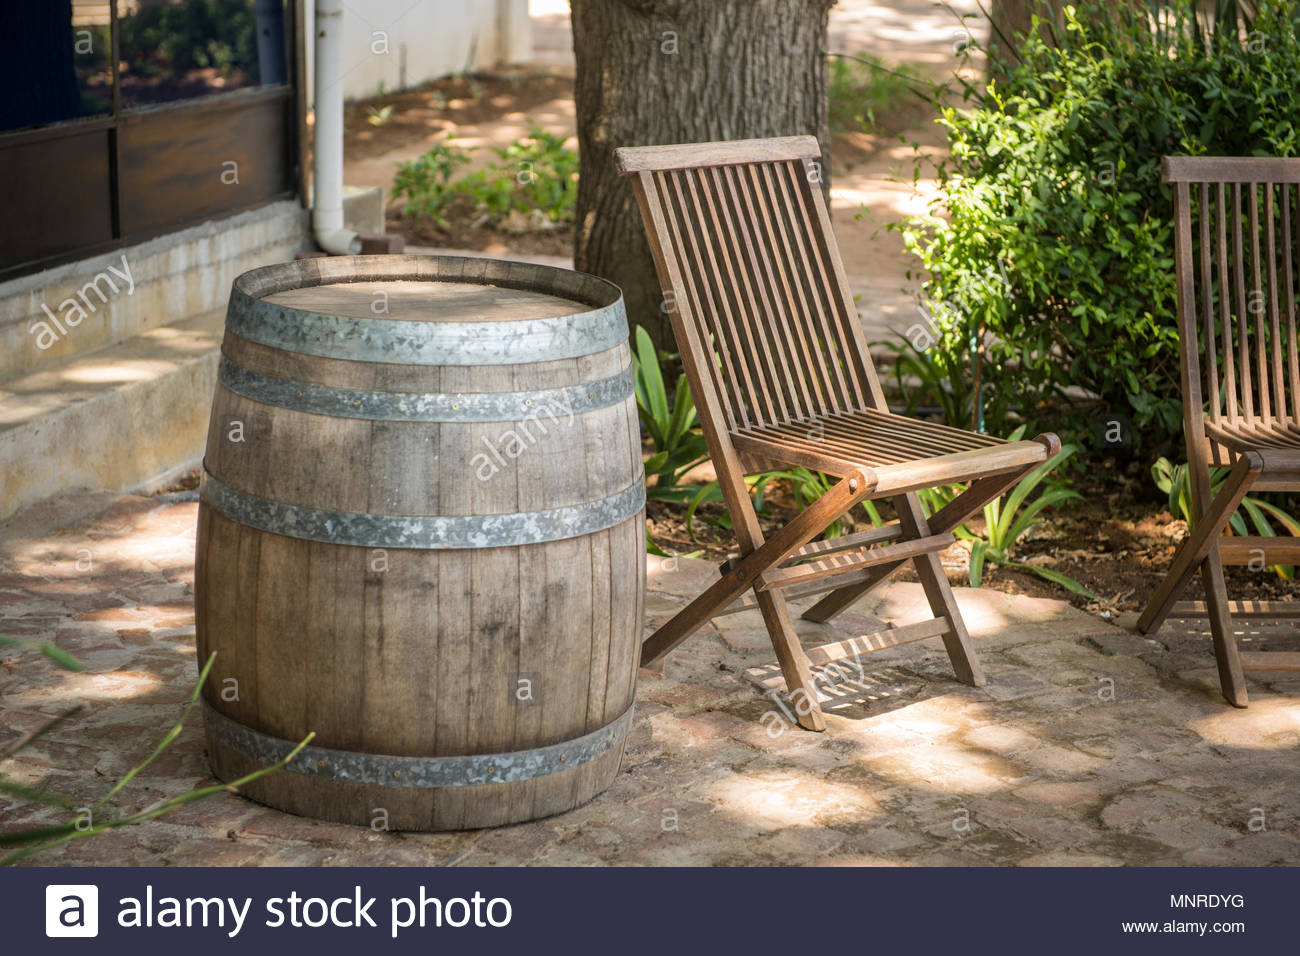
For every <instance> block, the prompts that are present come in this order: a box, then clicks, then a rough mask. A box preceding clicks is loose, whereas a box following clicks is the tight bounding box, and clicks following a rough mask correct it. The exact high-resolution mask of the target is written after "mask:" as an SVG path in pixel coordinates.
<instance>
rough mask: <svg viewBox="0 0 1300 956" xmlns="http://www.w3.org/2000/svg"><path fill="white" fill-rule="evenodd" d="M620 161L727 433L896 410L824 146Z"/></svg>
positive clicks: (762, 144)
mask: <svg viewBox="0 0 1300 956" xmlns="http://www.w3.org/2000/svg"><path fill="white" fill-rule="evenodd" d="M615 156H616V157H617V160H618V163H619V166H620V168H621V170H622V171H623V172H624V173H625V174H628V175H631V176H632V177H633V183H634V187H635V189H636V193H637V199H638V201H639V202H640V205H641V213H642V217H643V218H644V220H645V225H646V231H647V233H648V235H649V237H650V245H651V249H652V250H653V252H654V256H655V264H656V267H657V268H658V271H659V279H660V283H661V284H662V287H663V291H664V301H665V303H666V306H667V308H668V310H669V312H670V316H671V319H672V322H673V330H674V332H675V334H676V337H677V342H678V346H679V348H680V349H681V350H682V352H683V358H684V359H686V358H687V356H686V354H685V353H687V352H688V351H690V352H693V353H694V358H695V361H694V362H691V361H686V362H685V363H684V364H685V365H686V370H687V373H688V375H689V376H690V382H691V388H692V390H693V392H694V393H695V396H696V400H697V404H701V405H702V407H703V408H705V410H707V409H708V406H709V405H714V406H716V410H717V411H720V412H721V413H722V414H723V415H724V416H725V421H726V426H727V430H728V431H735V430H737V429H743V428H746V427H751V426H762V425H771V424H779V423H782V422H789V421H805V420H812V419H816V418H820V417H824V416H828V415H833V414H835V413H837V412H846V411H853V410H859V409H865V408H881V409H883V408H884V407H885V403H884V398H883V395H882V393H881V390H880V384H879V381H878V379H877V376H876V372H875V369H874V368H873V367H872V364H871V358H870V355H869V354H868V351H867V345H866V341H865V337H864V335H863V332H862V328H861V325H860V323H859V322H858V316H857V310H856V309H855V308H854V305H853V295H852V293H851V292H850V291H849V285H848V281H847V279H846V277H845V274H844V266H843V263H842V262H841V261H840V257H839V250H838V248H837V246H836V244H835V237H834V235H833V234H832V233H831V230H830V219H829V216H828V215H827V212H826V203H825V200H824V198H823V197H822V190H821V185H820V183H821V181H822V177H821V168H822V167H821V149H820V147H819V145H818V143H817V140H816V139H814V138H813V137H811V136H790V137H782V138H778V139H756V140H740V141H736V142H728V143H694V144H686V145H681V146H642V147H626V148H623V149H619V150H617V151H616V152H615ZM693 370H694V374H692V372H693ZM701 399H703V401H702V402H701Z"/></svg>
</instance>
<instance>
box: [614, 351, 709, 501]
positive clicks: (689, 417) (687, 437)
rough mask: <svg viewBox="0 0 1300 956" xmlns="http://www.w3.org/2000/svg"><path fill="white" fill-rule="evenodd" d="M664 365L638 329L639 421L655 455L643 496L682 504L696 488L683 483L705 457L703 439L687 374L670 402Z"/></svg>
mask: <svg viewBox="0 0 1300 956" xmlns="http://www.w3.org/2000/svg"><path fill="white" fill-rule="evenodd" d="M663 364H667V362H666V361H664V360H663V359H661V357H660V355H659V351H658V350H657V349H656V348H655V345H654V342H653V341H652V340H651V338H650V333H648V332H647V331H646V330H645V329H643V328H641V327H640V326H637V329H636V349H635V350H634V351H633V353H632V365H633V370H634V383H635V389H636V410H637V416H638V417H639V418H640V419H641V426H642V427H643V428H644V429H645V431H646V434H647V435H648V436H649V438H650V443H651V445H652V447H653V449H654V451H653V453H652V454H651V455H650V457H649V458H648V459H646V463H645V470H646V474H647V475H651V476H653V477H654V479H655V481H654V484H653V485H650V484H649V483H648V482H647V486H648V487H647V490H646V495H647V497H649V498H654V499H658V500H660V501H686V500H688V499H689V498H691V497H692V496H693V495H695V493H696V491H697V488H698V486H695V485H683V484H682V483H681V481H682V478H683V477H684V476H685V475H686V473H687V472H689V471H690V470H691V469H692V468H694V467H696V466H697V465H700V464H702V463H703V462H704V461H706V460H707V459H708V457H709V451H708V446H707V445H706V444H705V441H704V436H703V435H702V434H700V432H699V431H698V430H697V429H696V426H697V425H698V424H699V417H698V416H697V415H696V412H695V401H694V399H693V398H692V397H691V385H690V382H688V381H687V379H686V375H685V373H682V374H680V375H678V376H677V381H676V383H675V384H674V385H673V390H672V398H671V400H670V399H669V396H668V388H667V385H666V384H665V382H664V374H663V367H662V365H663Z"/></svg>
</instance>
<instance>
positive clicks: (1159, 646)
mask: <svg viewBox="0 0 1300 956" xmlns="http://www.w3.org/2000/svg"><path fill="white" fill-rule="evenodd" d="M195 497H196V496H195V494H194V493H180V494H177V495H171V496H163V497H158V498H141V497H132V496H127V497H120V498H116V499H72V500H66V499H65V500H64V501H63V502H62V503H60V504H59V505H58V506H57V510H58V511H59V513H63V514H75V513H77V512H78V511H80V512H81V513H87V512H88V510H93V509H94V508H95V507H96V506H102V505H104V504H105V503H107V507H102V510H98V513H95V514H92V515H90V516H89V517H86V518H83V519H80V520H77V521H74V522H72V523H71V524H68V525H67V526H65V527H63V528H61V529H59V530H54V531H49V530H46V529H48V527H50V526H52V525H53V524H55V522H54V520H53V519H52V518H51V517H49V515H51V514H53V513H55V512H54V511H47V512H45V513H44V515H42V514H39V513H38V514H36V515H29V516H28V517H27V518H26V519H24V521H23V522H21V523H11V524H10V525H9V526H8V527H7V528H6V529H3V531H0V534H3V535H4V537H3V539H0V632H3V633H6V634H9V635H12V636H14V637H19V638H23V639H26V640H33V641H36V640H39V641H48V640H53V641H55V642H56V643H57V644H58V645H59V646H60V647H62V648H64V649H66V650H67V651H69V652H71V653H73V654H75V655H76V656H78V657H79V658H80V659H81V660H82V661H84V662H85V664H86V669H85V671H84V672H83V673H80V674H69V673H67V672H64V671H61V670H59V669H57V668H56V667H55V666H53V665H52V664H50V663H48V662H46V661H45V660H44V659H42V658H39V657H34V656H32V655H26V654H24V655H19V654H18V653H17V652H15V651H12V650H11V649H5V650H4V651H3V653H2V654H0V657H2V658H3V659H2V660H0V664H3V668H2V669H0V747H3V745H4V744H6V743H8V742H11V741H13V740H15V739H17V738H18V737H19V736H20V735H22V734H23V733H26V732H28V731H30V730H32V729H34V728H35V727H37V726H39V725H40V724H41V723H43V722H44V721H45V720H47V719H49V717H50V716H53V715H55V714H57V713H60V712H62V711H63V710H64V709H66V708H67V707H68V706H69V705H71V704H72V703H81V704H84V705H85V707H86V709H85V710H84V711H83V712H82V713H81V714H80V715H79V716H78V717H77V718H75V719H74V720H72V721H71V722H69V723H67V724H65V725H63V726H62V727H60V728H58V729H57V730H56V731H55V732H54V733H52V734H50V735H49V736H48V737H45V738H42V739H41V740H39V741H38V742H37V743H36V744H34V745H33V746H32V747H30V748H28V749H26V750H25V751H23V753H22V755H21V756H20V757H19V758H18V759H15V760H12V761H10V762H9V763H8V765H7V766H5V767H4V768H3V770H4V772H5V773H7V774H8V775H10V776H11V777H14V778H17V779H19V780H21V781H23V782H25V783H28V784H31V785H44V786H48V787H50V788H52V789H54V790H56V791H58V792H60V793H63V794H65V795H67V796H68V797H70V798H72V799H73V800H74V801H75V802H77V803H82V802H85V803H89V802H91V801H93V800H94V799H96V798H98V797H99V796H100V795H101V794H103V793H104V792H105V790H106V789H107V788H108V787H109V786H110V785H111V783H112V782H113V781H114V780H115V779H117V778H118V777H119V776H120V775H121V774H122V773H123V772H125V771H126V770H127V769H129V768H130V767H131V766H132V765H134V764H135V763H137V762H138V761H139V760H141V759H142V758H143V757H145V756H146V755H147V754H148V753H149V752H150V751H151V750H152V748H153V747H154V745H155V744H156V743H157V741H158V740H159V738H160V737H161V736H162V734H163V733H164V732H165V730H166V729H167V728H168V727H170V726H171V724H172V723H173V722H174V720H175V718H176V715H177V713H178V708H179V705H180V703H181V702H182V701H183V700H184V699H185V698H186V697H187V696H188V694H189V693H190V690H191V688H192V686H193V682H194V679H195V676H196V673H197V669H196V666H195V660H194V615H193V607H192V585H193V547H194V528H195V515H196V510H197V505H196V503H195ZM42 520H44V525H43V526H42ZM714 573H715V572H714V571H713V569H712V567H711V566H710V565H708V564H705V563H704V562H700V561H690V560H681V561H678V562H672V561H667V562H665V561H662V560H659V559H654V558H652V559H651V568H650V588H651V594H650V595H649V600H648V618H649V619H648V620H647V627H648V628H650V627H653V625H654V624H655V623H657V622H658V621H661V620H664V619H666V618H667V617H668V616H670V615H671V614H672V612H673V611H674V609H675V608H677V607H679V606H681V605H682V604H683V603H684V602H685V601H686V600H688V599H689V597H690V596H692V595H694V594H696V593H698V592H699V591H700V590H701V589H702V588H703V587H704V586H705V584H706V583H708V582H709V581H710V580H712V575H713V574H714ZM957 595H958V600H959V602H960V604H961V606H962V609H963V611H964V612H965V614H966V619H967V622H968V625H969V627H970V630H971V632H972V634H973V635H974V637H975V640H976V648H977V650H978V651H979V653H980V655H981V658H982V660H983V662H984V665H985V668H986V670H987V671H988V674H989V677H990V682H989V685H988V686H987V687H985V688H982V689H978V690H976V689H973V688H969V687H965V686H962V685H960V684H957V683H955V682H954V681H953V680H952V679H951V676H950V670H949V668H948V663H947V660H946V658H945V657H944V655H943V653H942V645H941V644H940V643H939V642H938V641H928V642H924V643H922V644H912V645H908V646H906V647H903V648H896V649H893V650H890V651H884V652H881V653H877V654H873V655H870V656H868V657H866V658H863V659H862V661H861V666H860V669H859V667H858V665H856V664H854V663H853V662H848V664H847V665H842V666H844V669H845V670H846V671H847V672H848V680H846V681H845V682H844V683H842V684H839V685H838V686H836V687H835V688H833V689H832V691H831V692H830V696H831V699H829V700H828V701H827V702H826V703H825V704H824V706H825V707H826V709H827V723H828V731H827V733H825V734H810V733H806V732H804V731H801V730H798V729H797V728H790V727H788V725H787V724H786V722H785V721H784V719H783V718H782V717H781V716H780V713H781V707H780V704H778V703H777V701H776V700H775V698H773V697H764V696H763V695H762V694H761V693H760V691H759V690H757V689H756V688H755V687H754V686H752V685H751V684H750V683H747V682H746V681H744V680H743V679H742V676H741V675H742V672H744V671H746V670H747V669H750V668H760V669H761V668H763V667H765V666H768V665H770V664H771V662H772V660H773V655H772V651H771V647H770V645H769V643H768V640H767V635H766V633H765V632H764V630H763V628H762V625H761V623H760V621H759V619H758V616H757V614H756V612H752V611H751V612H746V613H743V614H737V615H733V616H731V617H726V618H720V619H718V621H717V622H716V626H713V627H710V628H708V629H706V630H705V631H703V632H701V633H700V634H698V635H697V636H696V637H694V638H693V639H692V640H691V641H689V642H687V643H686V644H685V645H683V646H682V648H681V649H679V650H678V651H677V652H676V653H674V654H673V655H672V656H671V657H670V658H669V659H668V661H667V665H666V668H665V669H664V672H663V673H654V672H650V671H643V672H642V675H641V684H640V690H639V692H638V695H637V697H638V702H637V709H636V719H635V724H634V727H633V731H632V736H631V738H630V741H629V746H628V750H627V754H626V756H625V758H624V761H623V769H622V772H621V773H620V774H619V777H618V779H617V782H616V783H615V784H614V786H613V787H612V788H611V789H610V790H609V791H608V792H607V793H605V794H604V795H603V796H601V797H599V798H598V799H597V800H595V801H594V802H592V803H591V804H588V805H587V806H584V807H581V808H579V809H577V810H574V811H572V812H570V813H566V814H563V815H561V816H557V817H553V818H551V819H548V820H542V821H538V822H534V823H529V824H523V825H518V826H512V827H506V828H502V829H498V830H488V831H478V832H471V833H460V834H432V835H424V834H407V833H381V832H374V831H371V830H369V829H365V828H358V827H348V826H338V825H331V824H322V823H316V822H314V821H311V820H306V819H302V818H299V817H293V816H289V815H286V814H283V813H280V812H278V811H275V810H270V809H266V808H264V807H259V806H257V805H255V804H252V803H250V802H248V801H246V800H244V799H243V798H240V797H238V796H235V795H221V796H218V797H216V798H214V799H210V800H207V801H204V802H200V803H197V804H193V805H190V806H188V807H186V808H184V809H182V810H180V811H179V812H177V813H175V814H173V815H170V816H168V817H166V818H164V819H162V820H158V821H154V822H151V823H148V824H145V825H143V826H139V827H133V828H129V829H126V830H120V831H117V832H114V833H109V834H105V835H101V836H98V837H95V838H93V839H88V840H80V841H76V842H74V843H72V844H70V845H68V846H66V847H64V848H60V849H57V850H55V851H53V852H50V853H48V854H44V855H41V856H37V857H35V858H33V859H32V861H31V862H33V863H45V864H137V865H159V864H175V865H241V864H252V865H277V866H278V865H416V866H426V865H441V864H462V865H505V866H509V865H520V864H543V865H586V864H601V863H613V864H651V865H672V864H688V865H694V864H730V865H750V864H778V863H784V864H869V865H986V864H992V865H1007V864H1014V865H1062V864H1064V865H1120V864H1138V865H1177V864H1193V865H1222V864H1234V865H1258V864H1279V863H1287V864H1296V863H1300V828H1298V824H1300V788H1297V786H1296V781H1297V780H1298V779H1300V675H1295V674H1292V675H1289V682H1282V681H1280V680H1279V682H1274V683H1261V682H1259V681H1257V680H1252V683H1251V694H1252V704H1251V706H1250V708H1249V709H1248V710H1245V711H1238V710H1233V709H1232V708H1230V707H1228V706H1227V705H1226V704H1224V703H1223V702H1222V700H1221V698H1220V697H1219V695H1218V690H1217V680H1216V677H1215V672H1214V668H1213V660H1212V657H1211V654H1210V649H1209V641H1208V637H1207V636H1206V635H1205V634H1204V633H1202V632H1201V631H1199V630H1190V629H1188V628H1187V626H1186V625H1184V624H1180V623H1179V622H1175V624H1174V625H1167V626H1166V628H1165V630H1164V631H1162V632H1161V633H1160V635H1159V637H1160V641H1159V642H1156V641H1151V640H1147V639H1145V638H1141V637H1137V636H1135V635H1133V634H1131V633H1129V632H1128V631H1126V630H1123V629H1122V628H1120V627H1118V626H1116V625H1114V624H1112V623H1110V622H1107V621H1103V620H1100V619H1098V618H1096V617H1093V616H1090V615H1088V614H1085V613H1083V612H1080V611H1078V610H1075V609H1073V608H1071V607H1069V606H1068V605H1067V604H1066V603H1065V602H1063V601H1052V600H1041V599H1033V598H1027V597H1018V596H1011V595H1006V594H1002V593H1000V592H996V591H988V590H985V591H973V590H970V589H965V588H959V589H957ZM924 607H925V605H924V601H923V599H922V598H921V595H920V586H919V585H917V584H909V583H905V582H903V583H896V584H893V585H891V586H890V587H889V588H888V589H887V590H884V591H883V592H881V593H880V595H879V597H878V598H874V599H871V598H869V599H868V600H866V601H864V602H862V603H861V604H859V605H858V606H857V607H855V608H854V609H852V611H851V612H850V613H849V614H846V615H844V617H843V618H842V619H841V620H839V621H837V623H836V626H835V627H833V628H825V627H821V626H817V625H808V626H807V628H806V630H805V631H804V637H805V638H806V640H807V641H808V643H809V644H816V643H824V642H825V641H826V640H828V639H832V638H844V637H849V636H852V635H853V632H854V630H855V629H856V628H861V627H863V626H864V625H867V624H869V623H871V620H872V619H871V618H870V617H869V615H871V614H880V615H881V617H886V618H895V619H899V620H900V621H906V620H910V619H915V618H918V617H920V616H922V614H923V609H924ZM803 627H804V625H801V628H803ZM1266 676H1267V675H1266ZM1276 676H1277V677H1278V678H1279V679H1280V678H1283V677H1287V676H1288V675H1276ZM198 721H199V718H198V715H197V714H195V715H194V717H192V718H191V721H190V723H189V725H187V726H186V728H185V731H184V733H183V734H182V736H181V738H180V739H179V740H178V741H177V743H176V744H175V745H174V746H173V747H172V748H171V749H170V750H168V751H167V752H166V753H165V754H164V755H163V756H162V757H161V758H160V759H159V760H158V761H157V762H156V763H154V764H153V765H152V766H151V767H150V768H149V769H148V770H147V771H146V772H145V773H144V774H142V775H141V776H140V777H139V778H137V780H136V782H135V783H133V784H132V785H131V786H130V787H129V788H128V789H127V790H126V791H125V792H124V793H123V795H122V797H123V799H122V800H121V801H120V802H118V804H117V805H118V806H119V807H120V808H121V809H123V810H135V809H139V808H141V807H144V806H146V805H148V804H150V803H152V802H154V801H156V800H158V799H160V798H164V797H167V796H170V795H173V794H177V793H182V792H185V791H187V790H190V789H192V788H194V787H196V786H199V785H201V784H206V783H211V782H212V781H211V778H210V776H209V775H208V771H207V768H206V765H205V762H204V757H203V744H202V734H201V732H200V727H199V725H198ZM54 819H55V818H54V817H52V816H50V815H49V813H48V812H47V811H36V810H33V809H31V808H30V807H29V806H27V805H22V804H19V803H17V802H14V801H8V802H6V801H5V800H3V799H0V831H3V830H11V829H14V828H18V827H26V826H31V825H36V824H39V823H42V822H46V823H48V822H51V821H53V820H54Z"/></svg>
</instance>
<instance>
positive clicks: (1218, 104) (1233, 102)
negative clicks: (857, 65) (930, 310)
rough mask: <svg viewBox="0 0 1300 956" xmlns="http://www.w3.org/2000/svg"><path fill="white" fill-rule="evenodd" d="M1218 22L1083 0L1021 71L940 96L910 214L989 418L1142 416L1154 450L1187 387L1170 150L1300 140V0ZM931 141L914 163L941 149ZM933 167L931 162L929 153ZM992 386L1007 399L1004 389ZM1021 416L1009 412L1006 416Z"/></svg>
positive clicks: (1175, 7) (1240, 149) (1055, 421)
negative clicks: (937, 132)
mask: <svg viewBox="0 0 1300 956" xmlns="http://www.w3.org/2000/svg"><path fill="white" fill-rule="evenodd" d="M1254 6H1255V10H1254V19H1253V20H1251V21H1248V20H1246V19H1240V18H1239V19H1236V20H1233V21H1232V23H1231V24H1229V23H1228V22H1227V20H1226V19H1225V20H1224V21H1223V22H1222V23H1219V24H1218V25H1215V23H1214V22H1213V21H1210V20H1208V19H1207V18H1206V17H1204V16H1203V15H1202V14H1201V13H1200V12H1199V7H1198V6H1197V5H1196V4H1195V3H1194V2H1192V0H1169V2H1167V3H1162V4H1161V5H1160V14H1159V16H1153V15H1152V8H1150V7H1148V6H1147V5H1145V4H1120V5H1112V4H1105V3H1101V2H1099V0H1084V2H1082V3H1080V4H1079V5H1078V6H1077V7H1070V6H1067V7H1065V8H1064V10H1063V11H1062V13H1061V20H1060V23H1059V25H1058V24H1055V23H1052V24H1047V25H1046V27H1045V32H1046V33H1047V34H1048V37H1049V38H1050V41H1051V42H1047V41H1046V40H1045V39H1044V38H1043V35H1042V34H1043V32H1044V30H1039V29H1034V30H1031V31H1029V33H1028V34H1027V35H1026V36H1024V37H1023V38H1021V39H1020V40H1019V41H1018V42H1019V46H1018V49H1017V51H1016V52H1017V54H1018V56H1019V62H1018V63H1015V64H1013V65H1011V66H1009V67H1008V68H1007V70H1006V77H1005V82H1001V81H995V82H993V83H991V84H990V85H989V86H988V87H987V88H983V87H979V86H976V85H974V84H973V83H970V82H968V81H964V80H959V81H958V82H959V83H961V84H962V94H963V97H964V100H965V102H964V105H963V106H962V107H960V108H959V107H957V106H952V105H944V106H943V107H942V110H941V113H940V120H939V122H940V124H941V125H942V126H943V128H944V129H945V131H946V134H947V140H948V145H949V148H950V156H949V158H947V159H946V160H944V161H943V162H942V163H941V165H940V168H939V173H938V178H939V183H940V186H941V193H940V199H939V200H938V201H937V203H936V205H935V207H934V208H933V209H932V210H931V212H930V214H928V215H925V216H921V217H916V218H912V219H909V220H906V221H904V222H903V223H900V224H897V225H896V228H898V229H900V230H901V231H902V233H903V237H904V240H905V242H906V244H907V246H908V248H909V249H910V250H911V251H912V252H913V253H915V254H916V256H917V257H918V261H919V263H920V265H921V266H922V267H923V273H924V275H923V287H924V293H925V296H926V298H927V299H928V300H930V301H933V302H939V303H943V304H944V306H945V308H944V309H942V310H940V314H939V319H940V320H941V321H940V325H941V327H940V328H937V329H935V330H934V331H935V335H936V338H937V343H936V345H935V349H937V350H938V351H939V352H940V353H942V354H943V355H944V356H945V362H946V364H947V365H948V366H950V367H952V368H960V367H962V364H963V363H967V362H969V355H970V344H971V342H972V340H974V341H976V342H978V343H979V344H980V346H981V347H982V349H983V353H982V355H981V356H980V359H979V363H978V367H977V369H972V370H971V371H972V374H971V375H969V376H968V378H973V377H974V374H973V373H974V372H975V371H978V373H979V375H980V376H981V380H982V381H983V382H985V383H987V387H986V388H984V389H982V390H981V394H980V401H981V402H982V403H985V404H986V405H987V407H985V408H984V412H985V416H986V418H987V420H988V422H989V429H990V430H991V431H1005V430H1006V427H1005V426H1006V425H1007V424H1010V423H1011V422H1014V421H1015V420H1017V419H1018V420H1020V421H1025V422H1028V423H1029V425H1030V428H1031V429H1037V428H1038V427H1039V426H1040V425H1042V424H1044V423H1047V422H1050V423H1051V424H1052V425H1053V426H1054V427H1055V428H1057V429H1058V430H1070V429H1074V430H1078V431H1083V430H1087V428H1088V425H1089V423H1090V416H1091V414H1092V412H1093V410H1094V409H1095V408H1096V407H1098V406H1100V407H1105V408H1110V409H1115V410H1123V411H1126V412H1127V413H1129V414H1130V415H1131V417H1132V420H1133V424H1134V434H1135V435H1136V436H1137V438H1138V440H1139V441H1141V442H1143V443H1144V444H1145V445H1147V446H1148V447H1149V448H1150V449H1151V451H1152V453H1153V455H1154V453H1158V451H1159V450H1160V448H1161V447H1162V446H1167V445H1171V444H1173V443H1175V442H1177V440H1178V437H1179V435H1180V431H1181V422H1182V415H1181V406H1180V404H1179V398H1178V396H1179V383H1178V361H1177V354H1178V353H1177V344H1176V343H1177V330H1176V325H1175V312H1176V309H1175V299H1176V296H1175V285H1174V269H1173V259H1172V250H1173V233H1172V224H1171V223H1172V212H1173V204H1172V193H1171V190H1170V188H1169V187H1168V186H1166V185H1164V184H1163V183H1162V182H1161V171H1160V162H1161V157H1162V156H1164V155H1168V154H1182V153H1186V154H1212V155H1236V156H1248V155H1280V156H1294V155H1297V154H1298V153H1300V123H1298V122H1297V120H1296V117H1297V116H1300V84H1297V83H1295V81H1294V79H1295V77H1296V76H1297V75H1300V38H1297V31H1296V29H1295V25H1296V17H1297V16H1298V15H1300V13H1298V11H1300V5H1297V4H1295V3H1293V2H1291V0H1259V2H1258V3H1257V4H1255V5H1254ZM929 162H932V159H931V158H930V157H928V156H918V163H929ZM919 168H920V167H919V166H918V169H919ZM993 402H996V403H1001V404H1000V405H994V404H992V403H993ZM1008 416H1013V417H1008Z"/></svg>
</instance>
